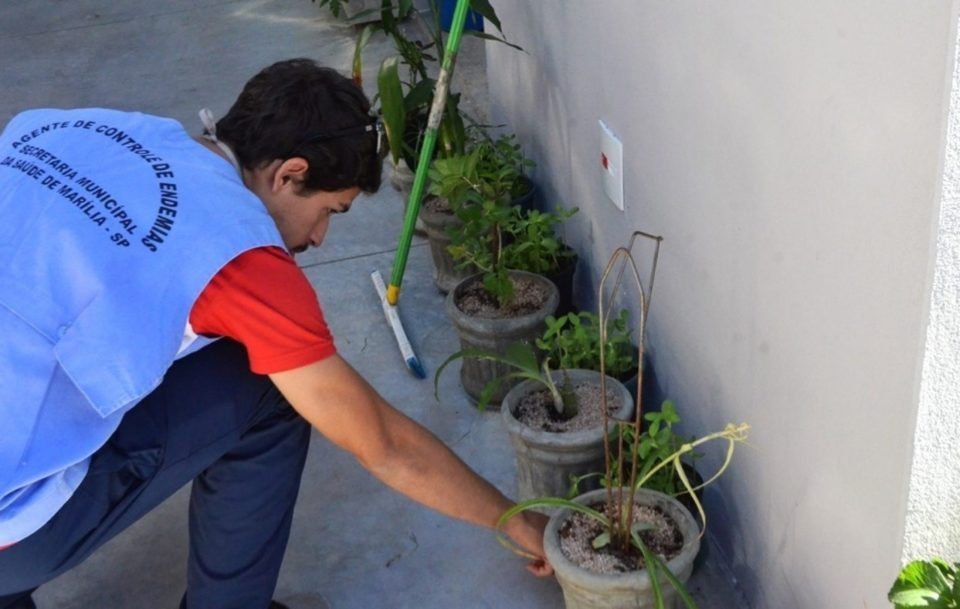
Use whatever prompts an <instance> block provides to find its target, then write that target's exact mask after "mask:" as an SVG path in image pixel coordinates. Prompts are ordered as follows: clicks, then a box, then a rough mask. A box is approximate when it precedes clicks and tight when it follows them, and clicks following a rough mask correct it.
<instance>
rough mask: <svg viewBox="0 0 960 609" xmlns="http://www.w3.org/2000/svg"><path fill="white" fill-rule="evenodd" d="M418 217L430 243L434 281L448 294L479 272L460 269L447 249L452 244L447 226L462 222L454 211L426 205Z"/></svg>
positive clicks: (422, 206) (439, 288) (438, 287)
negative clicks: (444, 211) (436, 208)
mask: <svg viewBox="0 0 960 609" xmlns="http://www.w3.org/2000/svg"><path fill="white" fill-rule="evenodd" d="M418 219H419V220H420V222H421V224H422V225H423V230H424V233H425V234H426V237H427V240H428V241H429V243H430V257H431V258H432V259H433V283H434V284H435V285H436V286H437V289H438V290H440V293H441V294H446V293H448V292H449V291H450V290H452V289H453V288H454V287H456V285H457V284H458V283H460V282H461V281H463V280H464V279H466V278H467V277H469V276H470V275H473V274H474V273H476V272H477V271H476V269H469V268H468V269H463V270H460V269H458V268H457V265H456V263H455V262H454V261H453V256H451V255H450V252H449V251H447V246H448V245H450V237H449V236H448V235H447V227H450V226H456V225H458V224H460V220H459V219H458V218H457V217H456V216H455V215H453V214H452V213H443V212H436V211H430V210H429V209H427V206H426V205H421V206H420V215H419V217H418Z"/></svg>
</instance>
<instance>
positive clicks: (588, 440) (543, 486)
mask: <svg viewBox="0 0 960 609" xmlns="http://www.w3.org/2000/svg"><path fill="white" fill-rule="evenodd" d="M565 372H566V374H567V375H568V376H569V378H570V381H571V382H572V383H579V382H583V381H587V382H591V383H596V385H597V388H598V391H599V387H600V373H599V372H596V371H594V370H566V371H565ZM558 374H559V373H558ZM542 388H543V385H541V384H540V383H538V382H536V381H523V382H522V383H520V384H519V385H517V386H516V387H514V388H513V389H511V390H510V392H509V393H507V395H506V397H504V398H503V407H502V408H501V410H500V412H501V415H502V416H503V422H504V425H506V428H507V432H508V433H509V434H510V442H511V443H512V444H513V450H514V453H515V454H516V458H517V497H518V499H519V500H521V501H522V500H525V499H533V498H534V497H565V496H566V495H567V491H568V490H569V488H570V477H571V476H582V475H584V474H589V473H593V472H602V471H603V467H604V459H603V436H604V431H603V428H602V426H601V425H597V427H594V428H593V429H584V430H581V431H568V432H550V431H542V430H538V429H533V428H531V427H528V426H526V425H524V424H523V423H521V422H520V421H519V420H517V417H516V412H517V408H518V407H519V405H520V402H521V400H522V399H523V397H524V396H526V395H527V394H529V393H531V392H533V391H537V390H540V389H542ZM607 388H608V389H610V388H613V390H614V391H615V392H616V394H617V395H619V396H620V406H619V408H617V409H616V410H615V411H613V412H612V413H611V416H613V417H615V418H617V419H620V420H627V419H629V418H630V416H631V414H632V413H633V400H632V399H631V398H630V393H629V392H628V391H627V389H626V388H625V387H624V386H623V385H622V384H621V383H620V382H618V381H617V380H616V379H614V378H612V377H609V376H608V377H607ZM615 424H616V423H615V422H614V421H613V420H610V421H609V423H608V425H607V429H608V430H611V431H612V430H613V428H614V425H615Z"/></svg>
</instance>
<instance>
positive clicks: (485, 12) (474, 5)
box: [470, 0, 503, 31]
mask: <svg viewBox="0 0 960 609" xmlns="http://www.w3.org/2000/svg"><path fill="white" fill-rule="evenodd" d="M470 8H471V9H472V10H473V11H475V12H477V13H480V15H481V16H482V17H483V18H484V19H486V20H487V21H489V22H490V23H492V24H493V25H494V27H496V28H497V29H498V30H500V31H503V30H502V28H501V27H500V18H499V17H497V11H495V10H493V7H492V6H490V2H489V1H488V0H470Z"/></svg>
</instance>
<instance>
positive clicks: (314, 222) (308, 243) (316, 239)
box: [267, 187, 360, 254]
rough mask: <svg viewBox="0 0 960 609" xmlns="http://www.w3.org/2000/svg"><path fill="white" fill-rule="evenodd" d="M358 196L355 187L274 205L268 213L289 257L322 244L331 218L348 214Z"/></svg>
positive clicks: (290, 199)
mask: <svg viewBox="0 0 960 609" xmlns="http://www.w3.org/2000/svg"><path fill="white" fill-rule="evenodd" d="M359 194H360V189H359V188H356V187H354V188H347V189H345V190H338V191H335V192H324V191H317V192H314V193H312V194H309V195H297V194H294V195H292V196H291V197H284V198H283V199H282V200H280V201H275V202H274V205H272V206H269V205H268V207H267V209H268V211H269V212H270V216H271V217H272V218H273V221H274V222H275V223H276V225H277V229H278V230H279V231H280V236H281V237H283V244H284V245H285V246H286V247H287V249H288V250H290V253H292V254H299V253H300V252H303V251H305V250H306V249H307V248H309V247H318V246H319V245H320V244H321V243H323V238H324V237H325V236H326V234H327V227H328V226H329V225H330V216H332V215H334V214H343V213H346V212H347V211H348V210H349V209H350V206H351V205H352V204H353V200H354V199H355V198H357V195H359ZM271 207H272V209H271Z"/></svg>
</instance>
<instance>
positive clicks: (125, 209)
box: [0, 59, 550, 609]
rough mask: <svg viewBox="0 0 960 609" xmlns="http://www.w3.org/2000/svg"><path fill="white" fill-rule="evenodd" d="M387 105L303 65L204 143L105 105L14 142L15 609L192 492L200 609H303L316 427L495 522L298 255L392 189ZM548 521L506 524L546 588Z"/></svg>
mask: <svg viewBox="0 0 960 609" xmlns="http://www.w3.org/2000/svg"><path fill="white" fill-rule="evenodd" d="M369 111H370V107H369V102H368V101H367V100H366V98H365V97H364V95H363V93H362V91H361V90H360V89H359V87H357V86H356V85H354V84H353V83H352V82H351V81H350V80H348V79H346V78H344V77H342V76H340V75H339V74H337V73H335V72H333V71H332V70H329V69H324V68H320V67H318V66H317V65H316V64H314V63H313V62H312V61H310V60H304V59H299V60H290V61H285V62H280V63H277V64H274V65H272V66H270V67H268V68H266V69H265V70H263V71H262V72H260V73H259V74H258V75H257V76H255V77H254V78H253V79H251V80H250V82H248V83H247V85H246V86H245V87H244V90H243V91H242V93H241V94H240V97H239V98H238V99H237V101H236V103H235V104H234V106H233V107H232V108H231V109H230V111H229V112H228V114H227V115H226V116H225V117H224V118H223V119H222V120H220V121H219V122H218V123H216V125H215V126H214V125H212V124H210V126H209V128H208V131H209V133H207V134H206V137H204V138H197V139H194V138H190V137H189V136H188V135H186V134H185V133H184V132H183V129H182V127H180V125H179V124H178V123H176V122H175V121H171V120H167V119H161V118H157V117H151V116H146V115H142V114H130V113H121V112H114V111H109V110H100V109H81V110H36V111H30V112H25V113H23V114H21V115H18V116H17V117H15V118H14V119H13V120H12V121H11V122H10V124H9V125H8V126H7V128H6V129H5V130H4V132H3V134H2V135H0V218H2V222H0V336H2V337H3V338H2V340H0V420H2V421H3V427H4V433H3V436H2V440H0V547H3V548H4V549H2V550H0V609H10V608H17V609H20V608H29V607H33V606H34V604H33V602H32V600H31V599H30V594H31V593H32V591H33V590H34V589H36V587H37V586H39V585H41V584H42V583H44V582H46V581H49V580H50V579H52V578H53V577H56V576H57V575H59V574H60V573H63V572H64V571H66V570H68V569H70V568H72V567H73V566H75V565H77V564H78V563H80V562H81V561H83V560H84V559H85V558H86V557H87V556H89V555H90V554H91V553H92V552H94V551H95V550H96V549H97V548H98V547H100V546H101V545H102V544H103V543H105V542H106V541H107V540H109V539H110V538H111V537H113V536H114V535H116V534H117V533H118V532H120V531H121V530H123V529H124V528H125V527H127V526H129V525H130V524H131V523H133V522H134V521H136V520H137V519H138V518H139V517H141V516H142V515H144V514H145V513H146V512H148V511H149V510H150V509H152V508H153V507H155V506H156V505H158V504H159V503H160V502H161V501H163V500H164V499H165V498H166V497H168V496H169V495H171V494H172V493H173V492H175V491H176V490H177V489H178V488H179V487H181V486H182V485H183V484H185V483H186V482H189V481H191V480H193V488H192V493H191V499H190V556H189V564H188V578H187V590H186V593H185V595H184V597H183V600H182V602H181V607H187V608H191V609H193V608H203V609H219V608H238V609H261V608H267V607H274V608H276V607H282V606H281V605H279V604H278V603H276V602H274V601H272V598H271V597H272V593H273V590H274V587H275V585H276V580H277V575H278V572H279V568H280V563H281V560H282V557H283V553H284V549H285V547H286V542H287V538H288V536H289V531H290V523H291V518H292V512H293V506H294V503H295V500H296V495H297V489H298V486H299V482H300V474H301V471H302V468H303V464H304V460H305V457H306V450H307V443H308V439H309V429H310V426H311V425H312V426H313V427H314V428H316V429H317V430H318V431H320V432H321V433H323V434H324V435H325V436H326V437H327V438H328V439H329V440H330V441H332V442H333V443H334V444H336V445H337V446H339V447H341V448H343V449H345V450H347V451H349V452H350V453H352V454H353V455H354V456H355V457H356V458H357V459H358V461H359V462H360V463H361V464H362V465H363V466H364V467H365V468H367V469H368V470H369V471H370V472H371V473H373V475H375V476H376V477H377V478H379V479H380V480H381V481H383V482H384V483H385V484H387V485H389V486H390V487H392V488H394V489H395V490H397V491H399V492H401V493H403V494H405V495H407V496H408V497H410V498H412V499H414V500H415V501H418V502H420V503H422V504H424V505H426V506H429V507H431V508H434V509H436V510H438V511H440V512H442V513H444V514H447V515H450V516H455V517H457V518H460V519H463V520H465V521H468V522H471V523H474V524H478V525H481V526H486V527H492V526H493V525H494V523H495V522H496V520H497V518H498V516H499V515H500V514H501V513H502V512H503V511H504V510H505V509H506V508H508V507H509V506H510V505H511V504H510V502H509V501H508V500H507V499H506V498H505V497H503V495H501V494H500V493H499V492H498V491H497V490H496V489H494V488H493V487H492V486H491V485H489V484H488V483H487V482H485V481H484V480H483V479H482V478H480V477H478V476H477V475H476V474H475V473H473V472H472V471H471V470H470V469H469V468H468V467H467V466H466V465H464V464H463V463H462V462H461V461H460V460H459V459H458V458H457V457H456V456H455V455H454V454H453V453H452V452H451V451H449V450H448V449H447V448H446V447H445V446H444V445H443V444H442V443H441V442H440V441H439V440H437V439H436V438H435V437H434V436H433V435H432V434H430V433H429V432H428V431H426V430H425V429H423V428H422V427H420V426H419V425H417V424H416V423H414V422H413V421H411V420H410V419H408V418H407V417H405V416H404V415H403V414H401V413H400V412H398V411H397V410H395V409H394V408H392V407H391V406H390V405H389V404H387V403H386V402H385V401H384V400H383V398H381V397H380V396H379V395H378V394H377V393H376V392H375V391H374V390H373V389H372V388H371V387H370V385H368V384H367V383H366V382H365V381H364V380H363V379H362V377H360V376H359V375H358V374H357V373H356V372H355V371H354V370H353V369H352V368H351V367H350V366H349V365H348V364H347V363H346V362H345V361H344V360H342V359H341V358H340V357H339V356H338V355H337V354H336V349H335V346H334V343H333V340H332V338H331V336H330V333H329V331H328V330H327V327H326V324H325V322H324V320H323V315H322V313H321V311H320V308H319V305H318V303H317V301H316V297H315V295H314V294H313V291H312V289H311V287H310V285H309V283H308V282H307V280H306V278H305V277H304V276H303V274H302V272H301V271H300V270H299V269H298V268H297V266H296V265H295V263H294V262H293V259H292V257H291V254H292V253H296V252H299V251H303V250H304V249H306V248H307V247H310V246H318V245H320V243H321V242H322V241H323V238H324V235H325V233H326V230H327V226H328V222H329V219H330V216H331V215H332V214H336V213H343V212H346V211H347V210H348V209H349V208H350V206H351V204H352V202H353V200H354V198H355V197H356V196H357V195H358V194H359V193H360V192H361V191H366V192H374V191H376V190H377V189H378V187H379V183H380V168H381V165H380V163H381V160H382V157H381V156H380V151H379V150H378V147H379V146H380V137H379V133H378V132H377V129H376V124H375V122H374V121H373V120H372V119H371V118H370V116H369ZM217 337H222V338H221V340H218V341H216V342H213V340H212V339H215V338H217ZM201 347H202V348H201ZM291 407H292V408H291ZM543 526H544V519H543V518H542V517H539V516H536V515H528V514H525V515H521V516H517V517H514V518H513V519H511V520H510V521H509V522H508V523H507V525H506V532H507V534H508V535H509V536H510V537H511V538H512V539H513V540H514V541H516V542H517V543H518V544H519V545H520V546H522V547H524V548H526V549H527V550H529V551H530V552H531V553H532V554H533V555H534V556H536V557H538V558H536V559H534V561H533V562H532V563H531V565H530V566H529V568H530V570H531V571H532V572H534V573H535V574H537V575H546V574H549V573H550V567H549V565H547V564H546V562H545V561H544V560H543V558H542V557H543V548H542V533H543Z"/></svg>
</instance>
